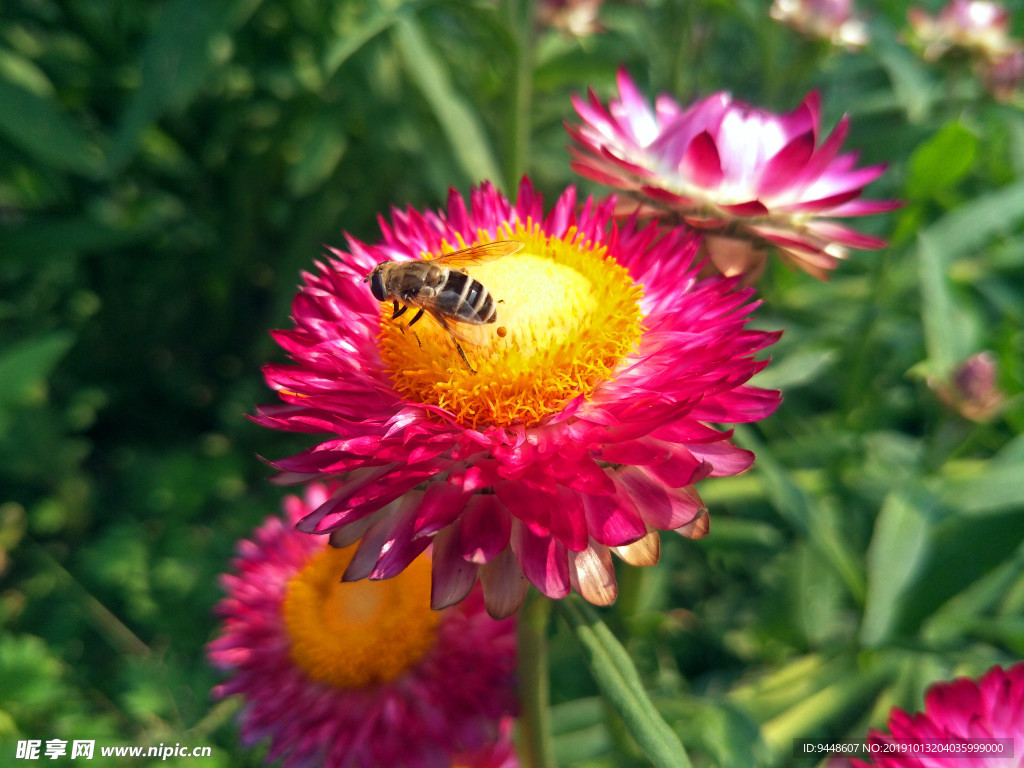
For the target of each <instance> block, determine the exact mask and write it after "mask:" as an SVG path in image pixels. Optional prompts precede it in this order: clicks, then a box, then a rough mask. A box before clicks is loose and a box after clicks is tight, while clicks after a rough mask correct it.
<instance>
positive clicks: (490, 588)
mask: <svg viewBox="0 0 1024 768" xmlns="http://www.w3.org/2000/svg"><path fill="white" fill-rule="evenodd" d="M480 583H481V585H482V586H483V590H484V604H485V605H486V606H487V613H488V614H489V615H490V617H491V618H492V619H507V618H508V617H509V616H511V615H512V614H513V613H515V612H516V611H518V610H519V606H521V605H522V604H523V600H525V599H526V591H527V590H528V589H529V588H530V582H528V581H527V580H526V577H525V576H523V572H522V571H521V570H519V563H517V562H516V556H515V555H514V554H513V553H512V547H506V548H505V549H504V550H503V551H502V552H501V554H500V555H498V556H497V557H496V558H494V559H493V560H491V562H489V563H487V564H486V565H484V566H481V568H480Z"/></svg>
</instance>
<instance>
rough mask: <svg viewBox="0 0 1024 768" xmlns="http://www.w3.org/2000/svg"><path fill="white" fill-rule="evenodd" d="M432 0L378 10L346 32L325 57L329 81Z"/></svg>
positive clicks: (324, 66) (332, 45)
mask: <svg viewBox="0 0 1024 768" xmlns="http://www.w3.org/2000/svg"><path fill="white" fill-rule="evenodd" d="M431 1H432V0H424V1H422V2H410V3H405V4H403V5H399V6H397V7H395V8H387V9H384V10H380V9H378V10H377V12H376V13H374V14H373V15H372V16H371V17H370V18H368V19H366V20H365V21H363V22H361V23H359V24H357V25H356V26H355V28H353V29H351V30H345V31H344V32H343V33H342V34H340V35H339V36H338V37H337V38H336V39H335V40H334V42H332V43H331V45H330V46H328V48H327V51H326V52H325V53H324V57H323V68H324V74H325V76H326V77H327V79H330V78H332V77H334V75H335V74H336V73H337V71H338V69H340V68H341V66H342V65H343V64H344V63H345V62H346V61H348V60H349V59H350V58H351V57H352V56H353V55H354V54H356V53H357V52H358V51H359V50H360V49H361V48H362V47H363V46H364V45H366V44H367V43H368V42H370V41H371V40H372V39H373V38H375V37H376V36H377V35H379V34H381V33H382V32H386V31H387V30H389V29H391V27H392V25H394V23H395V22H396V21H398V19H399V18H401V17H402V16H404V15H405V14H408V13H411V12H415V11H416V10H418V9H420V8H422V7H424V6H426V5H428V4H429V3H430V2H431Z"/></svg>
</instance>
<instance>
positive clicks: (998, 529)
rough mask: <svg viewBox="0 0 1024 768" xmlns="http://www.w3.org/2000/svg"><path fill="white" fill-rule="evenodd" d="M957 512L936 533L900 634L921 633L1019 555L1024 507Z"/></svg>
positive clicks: (911, 592)
mask: <svg viewBox="0 0 1024 768" xmlns="http://www.w3.org/2000/svg"><path fill="white" fill-rule="evenodd" d="M952 511H953V514H950V515H949V516H948V517H947V518H946V519H944V520H943V521H942V522H941V523H940V524H938V525H936V526H935V527H934V529H933V531H932V532H931V535H930V544H929V550H930V554H929V557H928V562H927V565H926V566H925V568H924V569H923V570H922V571H921V572H920V575H919V578H917V579H916V581H915V582H914V584H913V587H912V588H911V589H910V590H909V591H908V592H907V594H906V597H905V599H904V601H903V602H904V609H903V616H902V617H901V621H900V626H899V627H898V628H897V629H898V632H899V634H900V635H903V636H910V635H912V634H913V633H915V632H917V630H918V628H919V627H920V626H921V624H922V623H923V622H924V621H925V620H926V619H928V618H929V617H930V616H932V615H933V614H934V613H935V612H936V611H937V610H939V608H940V607H941V606H943V605H944V604H945V603H946V602H948V601H949V600H950V599H952V598H953V597H955V596H957V595H959V594H961V593H962V592H963V591H964V590H966V589H967V588H968V587H970V586H971V585H972V584H974V583H975V582H976V581H977V580H978V579H980V578H982V577H983V576H985V575H987V574H989V573H991V572H992V571H993V570H994V569H995V568H997V567H999V566H1001V565H1003V564H1004V563H1007V562H1008V558H1013V557H1014V556H1015V554H1016V552H1017V551H1018V550H1019V549H1020V546H1021V531H1024V505H1018V506H1017V508H1016V509H1013V510H1011V511H1004V512H993V513H992V514H987V515H959V514H956V510H952Z"/></svg>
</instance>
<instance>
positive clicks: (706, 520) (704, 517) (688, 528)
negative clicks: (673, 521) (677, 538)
mask: <svg viewBox="0 0 1024 768" xmlns="http://www.w3.org/2000/svg"><path fill="white" fill-rule="evenodd" d="M675 532H676V533H678V534H680V535H681V536H685V537H686V538H688V539H703V538H704V537H705V536H707V535H708V534H709V533H710V532H711V515H709V514H708V512H707V510H704V511H703V512H702V513H701V514H700V515H699V516H698V517H696V518H694V519H693V520H691V521H690V522H688V523H687V524H686V525H681V526H679V527H678V528H676V529H675Z"/></svg>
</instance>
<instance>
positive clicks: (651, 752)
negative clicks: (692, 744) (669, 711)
mask: <svg viewBox="0 0 1024 768" xmlns="http://www.w3.org/2000/svg"><path fill="white" fill-rule="evenodd" d="M555 604H556V606H557V607H558V609H559V611H560V612H561V614H562V617H563V618H564V619H565V621H566V623H567V624H568V625H569V627H570V628H571V629H572V631H573V633H574V634H575V635H576V639H577V640H578V641H579V642H580V645H582V646H583V650H584V653H585V654H586V658H587V666H588V667H589V668H590V671H591V674H593V676H594V680H595V681H596V682H597V684H598V687H600V689H601V692H602V693H603V694H604V696H605V698H607V699H608V703H609V704H611V706H612V708H613V709H614V710H615V711H616V712H617V713H618V714H619V716H620V717H621V718H622V720H623V722H624V723H625V725H626V728H627V729H628V730H629V733H630V734H631V735H632V736H633V738H634V739H636V742H637V744H639V745H640V748H641V749H643V750H644V752H645V753H646V754H647V756H648V757H649V758H650V760H651V762H652V763H653V764H654V765H655V766H657V767H658V768H686V767H687V766H689V765H690V759H689V757H688V756H687V754H686V750H685V749H683V745H682V744H681V743H680V742H679V737H677V736H676V734H675V732H674V731H673V730H672V729H671V728H670V727H669V725H668V724H667V723H666V722H665V721H664V720H663V719H662V717H661V715H660V714H659V713H658V710H657V708H656V707H655V706H654V703H653V702H652V701H651V699H650V698H649V697H648V695H647V691H646V690H645V689H644V687H643V683H642V681H641V680H640V675H639V674H637V671H636V668H635V667H634V666H633V662H632V661H631V660H630V658H629V654H628V653H626V649H625V648H623V647H622V645H621V644H620V643H619V641H618V640H617V639H616V638H615V635H613V634H612V632H611V630H610V629H608V627H607V626H606V625H605V624H604V622H603V621H601V620H600V618H598V616H597V614H596V613H595V611H594V610H593V609H592V608H591V607H590V606H589V605H586V604H584V603H583V601H582V600H580V599H579V598H577V597H576V596H575V595H570V596H569V597H566V598H564V599H562V600H557V601H555Z"/></svg>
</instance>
